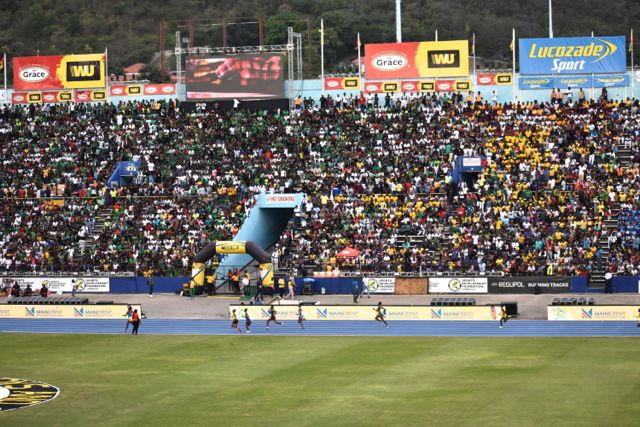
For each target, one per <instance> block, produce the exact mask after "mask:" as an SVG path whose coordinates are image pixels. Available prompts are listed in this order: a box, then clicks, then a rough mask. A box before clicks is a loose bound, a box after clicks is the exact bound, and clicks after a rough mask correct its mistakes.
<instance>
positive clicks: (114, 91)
mask: <svg viewBox="0 0 640 427" xmlns="http://www.w3.org/2000/svg"><path fill="white" fill-rule="evenodd" d="M109 96H127V87H126V86H109Z"/></svg>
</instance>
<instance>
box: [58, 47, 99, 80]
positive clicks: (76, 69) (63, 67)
mask: <svg viewBox="0 0 640 427" xmlns="http://www.w3.org/2000/svg"><path fill="white" fill-rule="evenodd" d="M57 73H58V78H59V79H60V82H61V83H62V86H63V87H64V88H67V89H87V88H96V87H105V74H106V73H105V55H104V53H91V54H86V55H64V56H63V57H62V59H61V60H60V66H59V67H58V69H57Z"/></svg>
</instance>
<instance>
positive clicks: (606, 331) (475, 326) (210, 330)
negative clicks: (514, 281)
mask: <svg viewBox="0 0 640 427" xmlns="http://www.w3.org/2000/svg"><path fill="white" fill-rule="evenodd" d="M124 324H125V322H124V320H86V319H56V320H53V319H51V320H49V319H2V320H0V332H31V333H58V334H121V333H123V329H124ZM240 325H241V327H242V329H243V331H244V322H240ZM389 325H390V326H389V328H388V329H387V328H385V327H383V326H382V325H380V324H378V323H377V322H374V321H338V320H332V321H307V322H305V329H300V327H299V326H298V325H297V324H296V322H295V321H294V322H286V324H285V325H284V326H279V325H272V326H271V329H270V330H266V329H265V322H264V321H261V320H259V321H254V322H253V325H252V327H251V335H263V336H264V335H274V336H396V337H411V336H418V337H419V336H424V337H427V336H431V337H435V336H444V337H496V336H507V337H591V336H612V337H626V336H629V337H631V336H640V328H638V327H637V326H636V322H610V321H607V322H597V321H590V322H575V321H574V322H569V321H566V322H560V321H547V320H512V321H510V322H509V323H508V324H507V325H506V326H505V327H504V329H499V328H498V322H495V321H410V320H404V321H395V322H391V323H390V324H389ZM129 331H131V329H129ZM140 334H145V335H150V334H154V335H163V334H166V335H235V334H237V333H236V331H235V330H233V329H231V327H230V322H229V321H227V320H195V319H173V320H168V319H167V320H161V319H147V320H144V321H143V322H142V325H141V326H140Z"/></svg>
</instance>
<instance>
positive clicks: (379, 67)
mask: <svg viewBox="0 0 640 427" xmlns="http://www.w3.org/2000/svg"><path fill="white" fill-rule="evenodd" d="M364 53H365V75H366V77H367V79H369V80H384V79H415V78H423V77H458V76H468V75H469V42H468V41H467V40H450V41H441V42H410V43H380V44H367V45H365V47H364Z"/></svg>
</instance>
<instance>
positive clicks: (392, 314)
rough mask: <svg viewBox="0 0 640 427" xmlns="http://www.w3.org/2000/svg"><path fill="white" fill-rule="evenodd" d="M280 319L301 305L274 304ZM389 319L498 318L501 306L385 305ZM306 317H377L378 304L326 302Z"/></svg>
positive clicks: (254, 314)
mask: <svg viewBox="0 0 640 427" xmlns="http://www.w3.org/2000/svg"><path fill="white" fill-rule="evenodd" d="M233 309H235V310H236V315H237V316H238V319H239V320H242V319H243V315H244V310H245V309H247V310H248V312H249V316H250V317H251V320H253V321H255V320H258V321H266V320H267V319H268V318H269V312H268V311H269V306H267V305H263V306H256V305H252V306H246V305H231V306H229V315H231V311H232V310H233ZM274 309H275V310H276V318H277V319H278V320H285V321H291V320H296V319H298V306H296V305H275V306H274ZM385 309H386V311H387V315H386V317H385V319H387V320H496V318H497V317H496V313H497V312H499V311H500V307H499V306H466V307H464V306H461V307H431V306H418V307H411V306H385ZM302 314H303V316H304V318H305V320H374V318H375V317H376V311H375V306H357V305H354V306H351V305H325V306H315V305H313V306H308V305H304V306H302Z"/></svg>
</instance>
